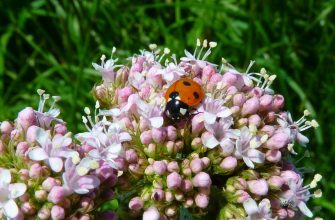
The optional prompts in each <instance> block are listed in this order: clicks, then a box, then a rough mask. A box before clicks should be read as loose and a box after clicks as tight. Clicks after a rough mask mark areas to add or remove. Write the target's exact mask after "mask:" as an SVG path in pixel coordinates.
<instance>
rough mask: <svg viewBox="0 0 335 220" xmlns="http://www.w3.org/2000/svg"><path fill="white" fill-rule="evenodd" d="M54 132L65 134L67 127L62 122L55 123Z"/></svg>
mask: <svg viewBox="0 0 335 220" xmlns="http://www.w3.org/2000/svg"><path fill="white" fill-rule="evenodd" d="M55 133H56V134H61V135H65V134H66V133H67V128H66V126H65V125H64V124H61V123H59V124H56V125H55Z"/></svg>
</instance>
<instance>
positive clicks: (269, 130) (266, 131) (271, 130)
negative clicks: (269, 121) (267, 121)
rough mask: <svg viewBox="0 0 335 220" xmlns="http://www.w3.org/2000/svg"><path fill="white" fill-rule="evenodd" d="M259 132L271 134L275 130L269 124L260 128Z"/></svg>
mask: <svg viewBox="0 0 335 220" xmlns="http://www.w3.org/2000/svg"><path fill="white" fill-rule="evenodd" d="M261 132H265V133H266V134H267V135H268V136H272V135H273V133H274V132H275V128H274V127H273V126H271V125H264V126H263V127H262V129H261Z"/></svg>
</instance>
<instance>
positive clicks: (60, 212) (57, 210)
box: [51, 205, 65, 220]
mask: <svg viewBox="0 0 335 220" xmlns="http://www.w3.org/2000/svg"><path fill="white" fill-rule="evenodd" d="M51 218H52V220H61V219H64V218H65V211H64V209H63V208H62V207H60V206H58V205H54V206H53V207H52V208H51Z"/></svg>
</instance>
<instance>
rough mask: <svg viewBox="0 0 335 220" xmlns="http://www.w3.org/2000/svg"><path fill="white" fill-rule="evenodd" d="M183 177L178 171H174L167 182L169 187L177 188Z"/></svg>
mask: <svg viewBox="0 0 335 220" xmlns="http://www.w3.org/2000/svg"><path fill="white" fill-rule="evenodd" d="M181 181H182V178H181V176H180V175H179V174H178V173H177V172H173V173H171V174H169V175H168V176H167V179H166V182H167V187H168V188H169V189H177V188H178V187H180V185H181Z"/></svg>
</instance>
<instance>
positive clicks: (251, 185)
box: [247, 179, 269, 196]
mask: <svg viewBox="0 0 335 220" xmlns="http://www.w3.org/2000/svg"><path fill="white" fill-rule="evenodd" d="M247 183H248V189H249V190H250V192H251V193H253V194H255V195H259V196H264V195H266V194H267V193H268V191H269V187H268V184H267V182H266V180H264V179H258V180H250V181H248V182H247Z"/></svg>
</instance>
